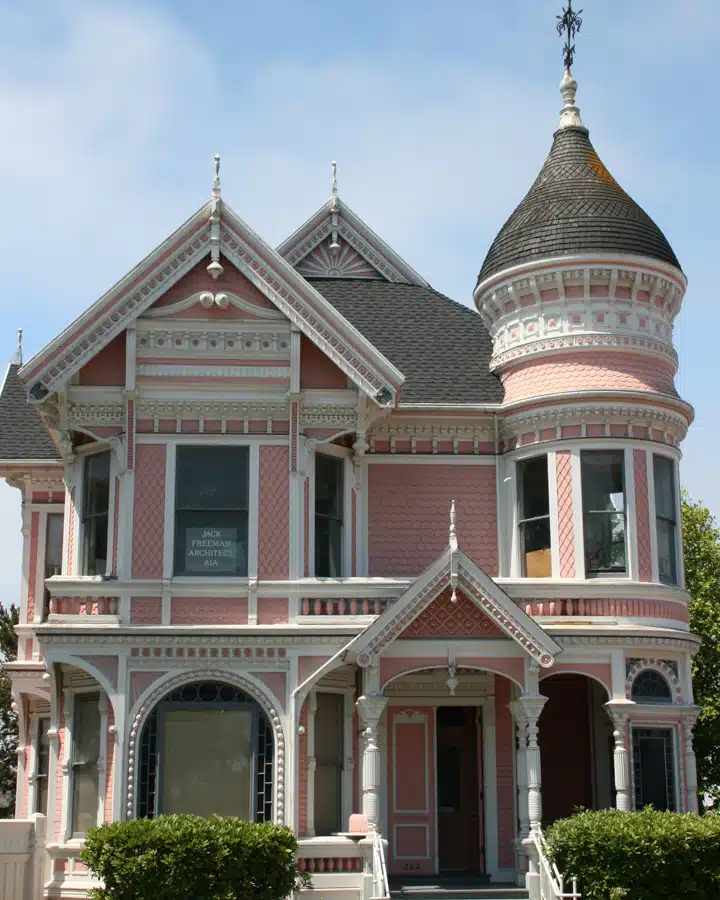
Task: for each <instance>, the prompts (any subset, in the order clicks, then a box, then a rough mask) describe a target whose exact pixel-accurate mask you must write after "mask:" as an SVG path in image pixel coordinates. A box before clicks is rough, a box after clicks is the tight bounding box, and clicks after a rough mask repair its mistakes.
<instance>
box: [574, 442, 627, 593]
mask: <svg viewBox="0 0 720 900" xmlns="http://www.w3.org/2000/svg"><path fill="white" fill-rule="evenodd" d="M624 459H625V457H624V453H623V451H622V450H585V451H583V453H582V455H581V462H582V501H583V526H584V529H585V571H586V574H587V575H589V576H592V575H603V574H608V575H615V574H624V573H626V572H627V546H626V543H627V539H626V528H625V471H624V469H625V466H624Z"/></svg>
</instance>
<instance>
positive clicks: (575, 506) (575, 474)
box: [570, 447, 585, 580]
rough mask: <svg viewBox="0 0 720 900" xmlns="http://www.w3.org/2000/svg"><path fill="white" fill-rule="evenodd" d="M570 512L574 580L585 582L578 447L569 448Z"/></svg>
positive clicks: (583, 531) (583, 530) (583, 529)
mask: <svg viewBox="0 0 720 900" xmlns="http://www.w3.org/2000/svg"><path fill="white" fill-rule="evenodd" d="M570 475H571V479H572V512H573V526H574V527H573V531H574V537H575V578H579V579H582V580H585V525H584V522H583V502H582V466H581V460H580V447H572V448H570Z"/></svg>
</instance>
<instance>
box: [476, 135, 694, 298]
mask: <svg viewBox="0 0 720 900" xmlns="http://www.w3.org/2000/svg"><path fill="white" fill-rule="evenodd" d="M573 253H631V254H636V255H639V256H649V257H650V258H651V259H657V260H660V261H661V262H665V263H670V265H673V266H677V267H678V268H680V263H679V262H678V260H677V257H676V256H675V254H674V253H673V250H672V248H671V247H670V244H669V243H668V241H667V239H666V237H665V235H664V234H663V233H662V231H660V229H659V228H658V226H657V225H656V224H655V223H654V222H653V220H652V219H651V218H650V216H648V214H647V213H646V212H645V210H643V209H642V208H641V207H640V206H638V204H637V203H636V202H635V201H634V200H633V199H632V197H630V196H629V195H628V194H626V193H625V191H624V190H623V189H622V188H621V187H620V185H619V184H618V183H617V182H616V181H615V179H614V178H613V177H612V175H611V174H610V173H609V172H608V170H607V169H606V168H605V166H604V165H603V163H602V162H601V161H600V159H599V157H598V155H597V153H596V152H595V148H594V147H593V145H592V144H591V143H590V138H589V136H588V132H587V129H585V128H564V129H561V130H559V131H557V132H556V133H555V138H554V140H553V144H552V147H551V149H550V154H549V155H548V157H547V159H546V160H545V164H544V165H543V167H542V169H541V170H540V174H539V175H538V177H537V178H536V180H535V183H534V184H533V186H532V187H531V188H530V190H529V191H528V193H527V195H526V197H525V199H524V200H523V201H522V202H521V203H520V205H519V206H518V207H517V209H516V210H515V211H514V212H513V214H512V215H511V216H510V218H509V219H508V220H507V222H506V223H505V224H504V225H503V227H502V228H501V230H500V233H499V234H498V236H497V237H496V238H495V240H494V241H493V243H492V246H491V247H490V250H489V251H488V254H487V256H486V257H485V262H484V263H483V266H482V269H481V270H480V274H479V276H478V283H479V282H481V281H484V280H485V279H486V278H488V277H490V276H491V275H494V274H495V273H496V272H500V271H502V270H503V269H508V268H510V267H511V266H515V265H518V264H520V263H523V262H530V261H532V260H537V259H547V258H549V257H554V256H566V255H568V254H573Z"/></svg>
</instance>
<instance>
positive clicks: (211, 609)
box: [170, 597, 248, 625]
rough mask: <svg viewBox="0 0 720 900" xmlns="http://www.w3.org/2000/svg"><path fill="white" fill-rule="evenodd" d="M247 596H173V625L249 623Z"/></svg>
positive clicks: (171, 619) (171, 622) (171, 612)
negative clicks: (208, 597) (209, 597)
mask: <svg viewBox="0 0 720 900" xmlns="http://www.w3.org/2000/svg"><path fill="white" fill-rule="evenodd" d="M247 622H248V601H247V597H213V598H212V599H205V598H202V597H173V598H172V601H171V604H170V624H171V625H247Z"/></svg>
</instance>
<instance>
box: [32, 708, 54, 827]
mask: <svg viewBox="0 0 720 900" xmlns="http://www.w3.org/2000/svg"><path fill="white" fill-rule="evenodd" d="M49 729H50V718H49V716H43V717H42V718H41V719H38V727H37V744H36V745H35V747H36V749H35V812H38V813H42V814H43V815H44V816H46V815H47V801H48V775H49V771H50V741H49V739H48V730H49Z"/></svg>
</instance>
